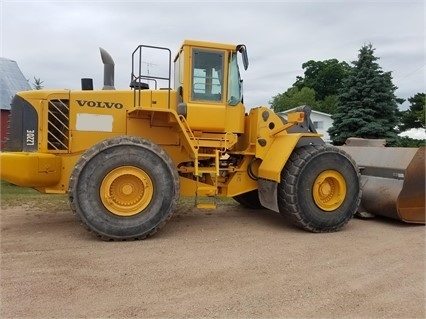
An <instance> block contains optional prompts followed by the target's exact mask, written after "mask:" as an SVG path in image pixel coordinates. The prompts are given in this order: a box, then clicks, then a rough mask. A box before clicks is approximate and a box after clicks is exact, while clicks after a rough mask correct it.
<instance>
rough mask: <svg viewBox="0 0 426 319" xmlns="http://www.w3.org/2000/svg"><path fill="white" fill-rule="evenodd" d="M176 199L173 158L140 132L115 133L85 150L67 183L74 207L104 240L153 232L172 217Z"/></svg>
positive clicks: (86, 224) (142, 235)
mask: <svg viewBox="0 0 426 319" xmlns="http://www.w3.org/2000/svg"><path fill="white" fill-rule="evenodd" d="M114 183H115V184H114ZM178 199H179V176H178V173H177V170H176V168H175V166H174V164H173V162H172V160H171V159H170V157H169V156H168V155H167V153H166V152H165V151H164V150H163V149H161V148H160V147H159V146H157V145H156V144H154V143H152V142H151V141H149V140H146V139H142V138H138V137H129V136H121V137H114V138H110V139H107V140H104V141H102V142H100V143H98V144H96V145H94V146H93V147H91V148H90V149H88V150H87V151H86V152H85V153H84V154H83V155H82V156H81V157H80V159H79V160H78V161H77V163H76V166H75V167H74V170H73V172H72V174H71V178H70V184H69V200H70V205H71V209H72V211H73V212H74V213H75V215H76V216H77V217H78V218H79V219H80V220H81V222H82V223H83V225H85V226H86V228H87V229H89V230H90V231H92V232H94V233H95V234H96V235H97V236H99V237H100V238H101V239H103V240H129V239H144V238H146V237H148V236H151V235H153V234H154V233H156V232H157V231H158V230H159V229H160V228H161V227H163V226H164V225H165V223H166V221H167V220H168V219H170V217H171V216H172V214H173V211H174V209H175V207H176V204H177V201H178Z"/></svg>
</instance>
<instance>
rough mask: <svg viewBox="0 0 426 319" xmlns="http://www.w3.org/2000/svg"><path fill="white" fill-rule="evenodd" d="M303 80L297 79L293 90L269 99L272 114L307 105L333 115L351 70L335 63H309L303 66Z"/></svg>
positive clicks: (300, 77)
mask: <svg viewBox="0 0 426 319" xmlns="http://www.w3.org/2000/svg"><path fill="white" fill-rule="evenodd" d="M302 68H303V69H304V70H305V71H304V76H297V77H296V81H295V82H294V83H293V85H292V87H290V88H289V89H287V91H286V92H284V93H281V94H278V95H276V96H274V97H273V98H272V102H271V107H272V109H274V110H276V111H277V110H279V111H283V110H287V109H291V108H293V107H296V106H299V105H302V104H307V105H309V106H311V107H312V108H313V109H315V110H317V111H321V112H325V113H334V111H335V109H336V102H337V94H338V92H339V89H340V88H341V86H342V82H343V80H344V79H345V78H346V77H347V75H348V73H349V70H350V66H349V65H348V64H347V63H346V62H339V61H338V60H337V59H329V60H325V61H314V60H310V61H308V62H305V63H303V64H302Z"/></svg>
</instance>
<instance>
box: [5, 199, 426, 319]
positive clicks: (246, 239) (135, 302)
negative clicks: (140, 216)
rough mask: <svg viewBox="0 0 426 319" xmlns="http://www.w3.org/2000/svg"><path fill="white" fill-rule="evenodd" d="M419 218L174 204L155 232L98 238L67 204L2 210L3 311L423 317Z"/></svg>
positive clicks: (25, 314)
mask: <svg viewBox="0 0 426 319" xmlns="http://www.w3.org/2000/svg"><path fill="white" fill-rule="evenodd" d="M425 316H426V313H425V227H424V226H413V225H405V224H402V223H398V222H393V221H389V220H385V219H376V220H367V221H364V220H358V219H354V220H352V221H351V222H350V223H349V224H348V226H347V227H346V228H344V230H343V231H340V232H337V233H331V234H311V233H307V232H304V231H300V230H297V229H294V228H292V227H291V226H290V225H288V224H287V223H286V222H285V221H284V220H283V219H282V218H281V217H280V216H279V215H277V214H275V213H272V212H269V211H266V210H260V211H250V210H246V209H243V208H241V207H240V206H232V205H226V206H222V207H220V208H219V209H218V210H216V211H213V212H207V211H198V210H196V209H193V208H185V207H181V208H180V209H179V211H178V212H177V213H176V214H175V215H174V216H173V217H172V219H171V220H170V221H169V223H168V224H167V225H166V226H165V228H163V229H162V230H161V231H160V232H159V233H157V234H156V235H155V236H154V237H152V238H150V239H148V240H144V241H133V242H103V241H100V240H98V239H96V238H95V237H94V236H93V235H92V234H90V233H89V232H87V231H86V230H84V229H83V228H82V227H81V226H80V225H79V224H78V223H77V222H76V219H75V218H74V216H72V214H71V212H70V211H57V212H43V211H40V210H37V209H34V208H28V207H27V208H25V207H9V208H6V209H3V210H2V211H1V313H0V317H1V318H308V317H309V318H425Z"/></svg>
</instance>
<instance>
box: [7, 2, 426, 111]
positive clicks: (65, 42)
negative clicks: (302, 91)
mask: <svg viewBox="0 0 426 319" xmlns="http://www.w3.org/2000/svg"><path fill="white" fill-rule="evenodd" d="M1 10H2V12H1V25H0V27H1V28H0V29H1V39H2V41H1V52H0V55H1V56H3V57H7V58H10V59H13V60H16V61H17V62H18V64H19V66H20V68H21V69H22V71H23V73H24V74H25V76H26V77H27V78H29V79H30V81H32V79H33V77H34V76H36V77H37V78H41V79H42V80H43V81H44V83H43V84H44V85H45V87H46V88H69V89H78V88H79V87H80V78H82V77H92V78H94V84H95V87H97V88H101V87H102V81H103V75H102V70H103V66H102V64H101V61H100V57H99V51H98V47H103V48H105V49H106V50H107V51H108V52H109V53H110V54H111V55H112V57H113V58H114V61H115V63H116V69H115V74H116V81H115V83H116V86H117V87H118V88H122V89H125V88H128V84H129V81H130V68H131V66H130V64H131V53H132V51H133V50H134V48H135V47H136V46H137V45H139V44H150V45H158V46H166V47H169V48H170V49H171V50H172V52H174V53H175V52H176V51H177V49H178V48H179V46H180V43H181V42H182V41H183V40H184V39H199V40H207V41H213V42H226V43H235V44H238V43H244V44H246V45H247V48H248V53H249V58H250V67H249V69H248V70H247V71H246V72H243V73H242V76H243V78H244V85H245V102H246V105H247V106H248V107H252V106H258V105H266V104H267V103H268V101H270V100H271V98H272V96H274V95H276V94H278V93H282V92H284V91H285V90H286V89H287V88H288V87H290V86H291V85H292V84H293V83H294V81H295V79H296V76H297V75H303V70H302V63H304V62H306V61H308V60H311V59H313V60H324V59H331V58H337V59H339V60H340V61H342V60H344V61H347V62H350V61H354V60H356V59H357V55H358V50H359V49H360V48H361V46H362V45H363V44H365V43H369V42H371V43H372V44H373V46H374V47H375V48H376V56H378V57H380V60H379V63H380V65H381V66H382V68H383V70H384V71H392V74H393V78H394V84H395V85H396V86H397V87H399V89H398V90H397V92H396V93H397V95H398V96H399V97H403V98H408V97H410V96H413V95H414V94H416V93H418V92H424V90H425V89H424V88H425V82H424V74H425V73H424V72H425V69H424V56H425V48H424V40H425V31H424V3H423V1H395V2H393V1H343V2H342V1H285V2H252V1H249V2H242V1H238V2H236V1H221V2H195V1H193V2H188V1H187V2H164V1H156V2H146V1H116V2H114V1H84V2H83V1H62V2H59V1H43V2H41V1H34V2H31V1H25V2H21V1H11V0H10V1H3V2H2V7H1ZM164 63H166V61H164Z"/></svg>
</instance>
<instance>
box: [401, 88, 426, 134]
mask: <svg viewBox="0 0 426 319" xmlns="http://www.w3.org/2000/svg"><path fill="white" fill-rule="evenodd" d="M408 102H410V107H409V109H408V110H406V111H402V112H401V124H400V126H399V129H400V130H401V131H406V130H409V129H411V128H425V111H426V108H425V104H426V94H425V93H417V94H416V95H414V96H413V97H410V98H409V99H408Z"/></svg>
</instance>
